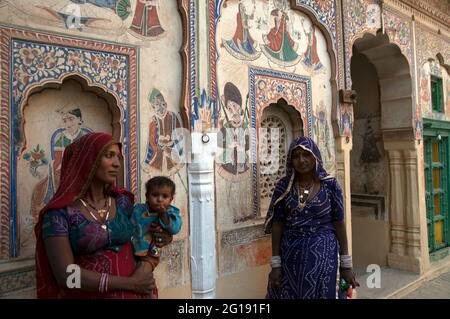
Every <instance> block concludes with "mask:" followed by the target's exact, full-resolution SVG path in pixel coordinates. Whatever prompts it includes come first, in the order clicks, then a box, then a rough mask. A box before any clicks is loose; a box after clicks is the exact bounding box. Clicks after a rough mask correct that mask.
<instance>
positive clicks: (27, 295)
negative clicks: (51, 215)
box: [0, 256, 450, 299]
mask: <svg viewBox="0 0 450 319" xmlns="http://www.w3.org/2000/svg"><path fill="white" fill-rule="evenodd" d="M380 270H381V272H380V275H381V276H380V288H369V287H368V282H367V281H368V279H370V278H369V276H370V275H371V274H372V273H368V272H366V269H361V268H359V269H355V272H356V275H357V279H358V282H359V283H360V285H361V287H359V288H358V289H357V292H356V298H358V299H391V298H392V299H450V256H448V257H446V258H443V259H441V260H439V261H437V262H433V263H432V264H431V269H430V270H429V271H427V272H426V273H425V274H423V275H422V276H419V275H418V274H413V273H410V272H406V271H401V270H395V269H390V268H387V267H382V268H381V269H380ZM369 282H370V280H369ZM35 297H36V290H35V288H30V289H24V290H21V291H17V292H14V293H10V294H7V295H3V296H0V299H2V298H4V299H34V298H35ZM240 297H242V296H240Z"/></svg>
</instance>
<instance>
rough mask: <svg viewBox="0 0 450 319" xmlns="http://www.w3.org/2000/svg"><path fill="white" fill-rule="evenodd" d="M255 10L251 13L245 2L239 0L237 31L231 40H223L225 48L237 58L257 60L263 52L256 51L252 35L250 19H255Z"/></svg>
mask: <svg viewBox="0 0 450 319" xmlns="http://www.w3.org/2000/svg"><path fill="white" fill-rule="evenodd" d="M253 14H254V12H252V13H251V14H249V13H248V12H247V10H246V9H245V5H244V3H243V2H242V0H241V1H239V4H238V13H237V14H236V31H235V32H234V36H233V38H232V39H231V40H228V41H223V45H224V47H225V49H226V50H227V51H228V52H229V53H230V54H231V55H232V56H234V57H235V58H238V59H241V60H248V61H252V60H256V59H257V58H259V56H260V55H261V52H259V51H256V48H255V46H256V45H255V40H254V39H253V38H252V36H251V35H250V30H249V25H248V21H249V20H251V19H253V16H254V15H253Z"/></svg>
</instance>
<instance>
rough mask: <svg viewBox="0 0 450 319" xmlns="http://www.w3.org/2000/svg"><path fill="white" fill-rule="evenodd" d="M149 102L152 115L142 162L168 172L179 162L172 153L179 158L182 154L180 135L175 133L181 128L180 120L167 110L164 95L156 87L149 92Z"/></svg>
mask: <svg viewBox="0 0 450 319" xmlns="http://www.w3.org/2000/svg"><path fill="white" fill-rule="evenodd" d="M149 102H150V106H151V108H152V111H153V112H154V115H153V118H152V121H151V122H150V131H149V143H148V146H147V155H146V157H145V160H144V164H146V165H150V166H151V167H153V168H155V169H158V170H160V171H166V172H169V173H170V172H172V171H173V170H176V169H177V167H178V165H177V164H178V163H179V161H178V160H177V159H176V158H174V157H173V155H178V156H179V157H180V158H181V157H182V155H183V147H182V145H183V144H182V143H183V141H182V136H179V135H177V133H176V131H175V130H176V129H177V128H181V122H180V120H179V119H178V117H177V115H176V114H175V113H173V112H170V111H168V110H167V103H166V101H165V100H164V96H163V95H162V94H161V92H160V91H158V90H157V89H153V90H152V92H151V93H150V96H149ZM173 150H175V152H173Z"/></svg>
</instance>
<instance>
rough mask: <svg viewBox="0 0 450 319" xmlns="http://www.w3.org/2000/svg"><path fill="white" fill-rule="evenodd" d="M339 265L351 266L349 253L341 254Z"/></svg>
mask: <svg viewBox="0 0 450 319" xmlns="http://www.w3.org/2000/svg"><path fill="white" fill-rule="evenodd" d="M340 257H341V261H340V267H341V268H352V267H353V263H352V256H351V255H341V256H340Z"/></svg>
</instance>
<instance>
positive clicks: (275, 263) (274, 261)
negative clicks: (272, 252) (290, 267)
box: [270, 256, 281, 268]
mask: <svg viewBox="0 0 450 319" xmlns="http://www.w3.org/2000/svg"><path fill="white" fill-rule="evenodd" d="M270 267H272V268H280V267H281V257H280V256H272V257H271V258H270Z"/></svg>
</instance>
